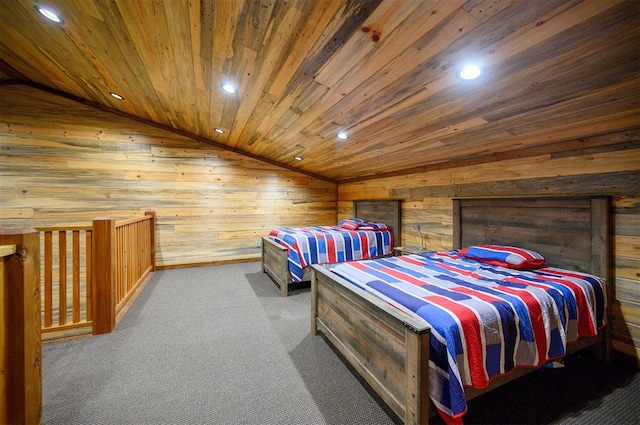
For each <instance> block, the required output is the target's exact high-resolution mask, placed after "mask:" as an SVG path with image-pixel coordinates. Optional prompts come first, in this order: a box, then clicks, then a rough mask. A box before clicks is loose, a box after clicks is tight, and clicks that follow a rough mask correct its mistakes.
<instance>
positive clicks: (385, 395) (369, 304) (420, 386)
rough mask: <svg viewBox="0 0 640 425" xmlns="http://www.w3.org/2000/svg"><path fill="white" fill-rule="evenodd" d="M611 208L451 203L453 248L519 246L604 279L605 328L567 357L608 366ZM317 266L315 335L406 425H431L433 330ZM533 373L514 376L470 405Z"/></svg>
mask: <svg viewBox="0 0 640 425" xmlns="http://www.w3.org/2000/svg"><path fill="white" fill-rule="evenodd" d="M609 211H610V201H609V200H608V199H607V198H537V199H534V198H530V199H514V198H502V199H454V200H453V217H454V231H453V245H454V246H453V247H454V249H458V248H461V247H464V246H469V245H476V244H504V245H516V246H522V247H526V248H530V249H533V250H535V251H537V252H540V253H541V254H542V255H543V256H544V257H545V258H546V259H547V261H548V262H549V263H550V265H551V266H555V267H561V268H565V269H571V270H577V271H583V272H588V273H592V274H595V275H597V276H600V277H603V278H605V279H606V286H607V294H608V295H607V304H608V310H607V312H608V319H607V323H608V325H607V328H606V329H603V330H601V332H600V333H599V336H598V337H593V338H584V339H581V340H579V341H578V342H576V343H574V344H570V346H569V353H573V352H575V351H578V350H580V349H583V348H586V347H587V346H591V345H595V346H596V347H597V348H598V353H599V354H600V355H601V356H604V358H605V359H606V360H608V358H609V349H610V334H611V332H610V331H609V329H608V328H609V327H610V323H611V320H610V319H611V308H610V307H611V301H612V298H613V295H612V294H613V291H612V290H611V286H612V284H611V281H612V280H611V276H610V270H611V268H610V246H611V241H610V233H611V232H610V214H609ZM329 267H330V266H318V265H314V266H312V280H311V291H312V295H311V296H312V305H311V331H312V333H313V334H317V332H318V331H320V332H322V334H323V335H324V336H325V338H326V339H327V340H328V341H329V342H330V343H331V344H332V345H334V346H335V347H336V348H337V349H338V351H339V352H340V353H341V354H342V355H343V357H344V359H345V360H346V361H347V362H348V363H349V364H350V365H351V366H352V367H353V369H354V370H355V371H357V372H358V373H359V374H360V375H361V376H362V377H363V378H364V379H365V381H366V382H367V383H368V384H369V385H370V386H371V388H372V389H373V390H374V391H375V392H376V393H377V394H378V395H379V396H380V398H381V399H382V400H383V401H384V402H385V403H386V404H387V405H388V406H389V407H390V408H391V409H392V410H393V411H394V412H395V413H396V414H397V415H398V417H399V418H400V419H402V420H403V421H404V423H406V424H427V423H428V422H429V416H430V413H431V414H434V413H435V408H433V405H432V403H431V402H430V399H429V395H428V394H429V393H428V386H429V379H428V366H427V364H428V358H429V329H428V327H427V326H425V325H424V322H421V321H417V320H412V319H407V318H406V316H401V315H400V314H398V312H397V311H395V309H394V308H392V307H390V306H389V305H388V304H386V303H385V302H382V301H381V300H379V299H378V298H376V297H375V296H373V295H371V294H369V293H367V292H364V291H363V290H361V289H359V288H357V287H356V286H355V285H352V284H350V283H349V282H347V281H345V280H343V279H341V278H340V277H338V276H337V275H334V274H333V273H331V272H330V271H328V268H329ZM533 370H535V369H528V368H527V369H516V370H515V371H514V372H512V373H511V374H509V375H507V376H504V377H502V378H497V379H495V380H493V381H492V383H491V385H490V386H489V387H488V388H485V389H482V390H474V389H469V390H468V391H466V397H467V399H471V398H473V397H475V396H478V395H480V394H482V393H485V392H487V391H489V390H491V389H493V388H496V387H498V386H500V385H503V384H505V383H507V382H509V381H512V380H514V379H516V378H518V377H520V376H523V375H525V374H526V373H529V372H531V371H533Z"/></svg>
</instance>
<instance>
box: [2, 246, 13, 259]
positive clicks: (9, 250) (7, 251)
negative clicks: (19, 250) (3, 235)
mask: <svg viewBox="0 0 640 425" xmlns="http://www.w3.org/2000/svg"><path fill="white" fill-rule="evenodd" d="M15 253H16V246H15V245H0V258H1V257H8V256H9V255H13V254H15Z"/></svg>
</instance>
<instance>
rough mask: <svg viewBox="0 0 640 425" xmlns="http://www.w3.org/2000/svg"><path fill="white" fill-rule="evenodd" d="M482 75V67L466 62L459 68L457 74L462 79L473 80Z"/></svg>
mask: <svg viewBox="0 0 640 425" xmlns="http://www.w3.org/2000/svg"><path fill="white" fill-rule="evenodd" d="M480 75H482V68H480V66H478V65H476V64H468V65H465V66H463V67H462V69H460V72H458V76H459V77H460V78H462V79H463V80H475V79H476V78H478V77H479V76H480Z"/></svg>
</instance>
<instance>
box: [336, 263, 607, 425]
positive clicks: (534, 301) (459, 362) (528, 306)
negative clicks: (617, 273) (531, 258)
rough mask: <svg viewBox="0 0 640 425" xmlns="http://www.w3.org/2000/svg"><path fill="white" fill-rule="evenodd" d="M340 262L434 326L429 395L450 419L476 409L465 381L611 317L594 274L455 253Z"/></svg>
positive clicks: (557, 346)
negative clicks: (526, 267)
mask: <svg viewBox="0 0 640 425" xmlns="http://www.w3.org/2000/svg"><path fill="white" fill-rule="evenodd" d="M331 270H332V271H333V272H334V273H337V274H338V275H340V276H342V277H343V278H345V279H346V280H348V281H350V282H352V283H354V284H355V285H357V286H359V287H360V288H362V289H364V290H365V291H368V292H371V293H373V294H375V295H376V296H378V297H380V298H382V299H383V300H386V301H387V302H389V303H391V304H392V305H393V306H394V307H396V308H398V309H399V310H401V311H403V312H405V313H406V314H410V315H413V316H416V315H417V316H419V317H421V318H422V319H423V320H424V321H425V322H426V323H427V324H428V325H429V326H430V327H431V335H430V343H429V349H430V355H429V395H430V397H431V399H432V400H433V402H434V404H435V406H436V407H437V408H438V410H439V412H440V414H441V416H442V417H443V418H444V419H445V420H447V422H454V423H455V422H461V420H462V416H463V414H464V413H465V412H466V408H467V407H466V400H465V395H464V387H473V388H485V387H486V386H487V385H488V384H489V381H490V380H491V379H492V378H494V377H497V376H500V375H504V374H507V373H509V372H511V371H513V369H514V368H516V367H534V366H541V365H543V364H544V363H546V362H548V361H550V360H552V359H556V358H559V357H562V356H563V355H564V354H565V352H566V345H567V343H569V342H572V341H575V340H576V339H577V338H578V337H583V336H594V335H596V333H597V329H598V328H599V327H601V326H603V325H604V324H605V305H606V299H605V297H606V294H605V290H604V285H603V282H602V280H601V279H600V278H598V277H595V276H592V275H588V274H584V273H578V272H571V271H567V270H561V269H556V268H550V267H548V268H542V269H538V270H532V271H519V270H512V269H507V268H503V267H498V266H491V265H487V264H485V263H480V262H477V261H475V260H471V259H467V258H465V257H462V256H458V255H456V252H455V251H452V252H449V253H429V254H421V255H407V256H402V257H390V258H383V259H376V260H367V261H357V262H349V263H343V264H339V265H335V266H333V267H332V268H331Z"/></svg>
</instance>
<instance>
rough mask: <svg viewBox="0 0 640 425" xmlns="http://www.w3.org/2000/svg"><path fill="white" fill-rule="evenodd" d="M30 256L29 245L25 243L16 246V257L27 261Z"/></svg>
mask: <svg viewBox="0 0 640 425" xmlns="http://www.w3.org/2000/svg"><path fill="white" fill-rule="evenodd" d="M28 256H29V252H28V251H27V247H25V246H24V245H17V246H16V258H17V259H18V260H20V261H25V260H26V259H27V257H28Z"/></svg>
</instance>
